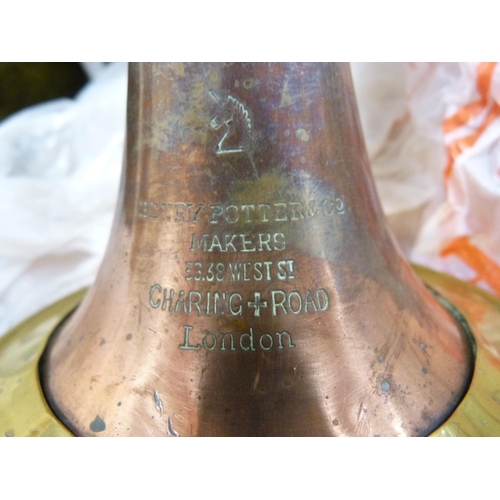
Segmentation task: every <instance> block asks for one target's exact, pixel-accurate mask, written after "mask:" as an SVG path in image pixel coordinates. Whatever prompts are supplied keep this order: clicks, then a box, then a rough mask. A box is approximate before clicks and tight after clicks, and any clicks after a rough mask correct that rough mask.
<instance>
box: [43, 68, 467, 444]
mask: <svg viewBox="0 0 500 500" xmlns="http://www.w3.org/2000/svg"><path fill="white" fill-rule="evenodd" d="M472 370H473V356H472V352H471V348H470V344H469V342H468V340H467V338H466V335H465V333H464V330H463V329H462V327H461V326H460V324H459V323H458V322H457V320H456V318H454V317H453V315H452V314H450V312H449V311H448V310H447V309H446V308H445V307H443V305H442V304H441V303H440V302H439V301H438V300H437V299H436V298H435V297H434V295H433V294H432V293H431V292H429V291H428V290H427V289H426V287H425V286H424V285H423V284H422V283H421V281H420V280H419V279H418V278H417V276H416V275H415V274H414V272H413V271H412V269H411V268H410V266H409V265H408V264H407V263H406V261H405V260H404V259H403V258H402V256H401V254H400V252H399V251H398V249H397V247H396V245H395V244H394V242H393V239H392V237H391V236H390V234H389V233H388V231H387V230H386V226H385V220H384V218H383V214H382V210H381V208H380V205H379V202H378V199H377V196H376V193H375V188H374V184H373V180H372V178H371V174H370V171H369V165H368V160H367V156H366V151H365V147H364V143H363V139H362V136H361V132H360V126H359V121H358V116H357V110H356V104H355V99H354V94H353V90H352V82H351V77H350V73H349V68H348V66H345V65H336V64H315V63H314V64H313V63H261V64H251V63H247V64H244V63H242V64H224V63H217V64H207V63H198V64H197V63H189V64H183V63H171V64H167V63H157V64H142V65H132V66H131V69H130V76H129V107H128V136H127V156H126V168H125V170H124V176H123V180H122V189H121V196H120V202H119V207H118V212H117V216H116V218H115V224H114V228H113V233H112V237H111V241H110V244H109V246H108V250H107V253H106V256H105V259H104V262H103V265H102V268H101V271H100V273H99V276H98V278H97V281H96V283H95V285H94V286H93V287H92V289H91V291H90V292H89V294H88V295H87V297H86V298H85V301H84V302H83V304H82V305H81V307H80V308H79V309H78V310H77V311H76V313H75V314H74V315H73V316H72V317H71V319H70V320H69V321H68V322H67V323H66V324H65V325H63V327H62V328H61V329H60V331H59V332H58V333H57V334H56V335H54V337H53V339H52V341H51V343H50V345H49V347H48V349H47V351H46V356H45V359H44V364H43V367H42V374H43V385H44V390H45V393H46V396H47V398H48V401H49V402H50V405H51V407H52V408H53V411H54V412H55V413H56V414H57V415H58V417H59V418H60V419H61V421H62V422H64V423H65V424H66V425H67V426H68V428H69V429H70V430H71V431H72V432H74V433H75V434H77V435H116V434H117V433H120V435H122V436H123V435H141V436H148V435H155V436H164V435H170V436H177V435H180V436H214V435H216V436H222V435H226V436H234V435H238V436H248V435H252V436H269V435H275V436H281V435H285V436H316V435H324V436H330V435H331V436H371V435H382V436H391V435H428V434H430V433H431V432H432V431H434V430H435V429H436V428H437V427H439V426H440V425H441V424H442V423H443V422H444V421H446V419H447V418H448V416H449V415H450V414H451V413H452V412H453V411H454V410H455V408H456V407H457V405H458V403H459V402H460V401H461V399H462V397H463V395H464V393H465V391H466V390H467V388H468V385H469V382H470V378H471V374H472Z"/></svg>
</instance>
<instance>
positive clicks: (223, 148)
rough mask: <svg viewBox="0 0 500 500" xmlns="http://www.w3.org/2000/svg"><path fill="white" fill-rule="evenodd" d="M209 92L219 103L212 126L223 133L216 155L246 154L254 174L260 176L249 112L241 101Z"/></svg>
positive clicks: (211, 121)
mask: <svg viewBox="0 0 500 500" xmlns="http://www.w3.org/2000/svg"><path fill="white" fill-rule="evenodd" d="M208 92H209V93H210V95H211V96H212V97H213V99H214V100H215V101H216V102H217V111H216V115H215V116H214V117H213V118H212V119H211V120H210V126H211V127H212V128H213V129H214V130H221V129H222V132H223V133H222V136H221V138H220V139H219V141H218V142H217V146H216V148H215V154H218V155H223V154H231V153H243V152H246V153H247V154H248V157H249V159H250V163H251V164H252V167H253V170H254V173H255V175H256V176H258V174H257V169H256V168H255V164H254V161H253V138H252V121H251V119H250V115H249V113H248V110H247V109H246V107H245V106H244V104H243V103H242V102H241V101H240V100H239V99H237V98H236V97H233V96H232V95H227V96H226V97H225V98H223V97H221V96H220V95H219V94H217V92H215V91H214V90H209V91H208Z"/></svg>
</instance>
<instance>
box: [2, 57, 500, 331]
mask: <svg viewBox="0 0 500 500" xmlns="http://www.w3.org/2000/svg"><path fill="white" fill-rule="evenodd" d="M85 64H87V65H89V64H91V63H85ZM93 68H94V67H93ZM94 69H95V70H96V71H95V72H93V73H92V76H94V79H93V81H91V82H90V83H89V84H88V85H87V86H86V87H85V88H84V89H83V91H81V92H80V93H79V94H78V96H77V97H76V98H75V99H59V100H56V101H51V102H48V103H45V104H41V105H38V106H35V107H32V108H29V109H26V110H24V111H21V112H19V113H17V114H15V115H13V116H11V117H10V118H8V119H6V120H4V121H3V122H0V213H1V214H2V217H1V218H0V335H2V334H4V333H5V332H6V331H7V330H9V329H10V328H12V327H13V326H15V325H16V324H18V323H19V322H20V321H22V320H23V319H25V318H27V317H29V316H30V315H32V314H33V313H35V312H36V311H38V310H40V309H41V308H43V307H45V306H47V305H50V304H52V303H54V302H55V301H56V300H58V299H60V298H62V297H64V296H66V295H68V294H69V293H71V292H74V291H76V290H78V289H80V288H82V287H85V286H89V285H90V284H91V283H92V282H93V280H94V279H95V275H96V273H97V271H98V268H99V264H100V261H101V259H102V256H103V254H104V251H105V249H106V244H107V239H108V236H109V231H110V229H111V223H112V219H113V214H114V207H115V203H116V199H117V193H118V184H119V179H120V171H121V162H122V156H123V148H124V137H125V109H126V85H127V68H126V65H125V64H119V63H113V64H110V65H108V66H106V67H104V69H102V67H101V68H100V70H99V71H98V69H99V68H98V67H97V66H95V68H94ZM352 72H353V77H354V82H355V87H356V94H357V98H358V106H359V110H360V116H361V122H362V125H363V131H364V134H365V138H366V144H367V148H368V153H369V156H370V159H371V162H372V169H373V174H374V177H375V181H376V184H377V188H378V191H379V194H380V197H381V201H382V205H383V207H384V210H385V212H386V214H387V217H388V220H389V225H390V226H391V229H392V230H393V232H394V234H395V235H396V237H397V239H398V240H399V242H400V245H401V248H402V249H403V251H404V252H405V254H406V256H407V257H408V258H409V259H410V261H412V262H415V263H418V264H422V265H425V266H428V267H431V268H433V269H436V270H438V271H444V272H447V273H449V274H452V275H455V276H457V277H459V278H461V279H464V280H468V281H473V282H475V283H477V284H478V285H480V286H483V287H485V288H486V289H488V290H490V291H493V292H496V293H498V294H500V231H499V230H498V229H497V226H498V223H499V222H500V68H499V67H498V65H497V63H408V64H406V63H356V64H353V65H352Z"/></svg>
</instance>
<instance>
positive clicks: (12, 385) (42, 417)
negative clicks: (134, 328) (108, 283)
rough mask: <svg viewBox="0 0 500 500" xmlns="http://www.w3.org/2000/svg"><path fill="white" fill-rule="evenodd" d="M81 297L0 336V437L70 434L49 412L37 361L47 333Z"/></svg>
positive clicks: (49, 310)
mask: <svg viewBox="0 0 500 500" xmlns="http://www.w3.org/2000/svg"><path fill="white" fill-rule="evenodd" d="M83 296H84V293H83V292H78V293H75V294H73V295H70V296H68V297H66V298H64V299H62V300H60V301H59V302H57V303H56V304H54V305H52V306H50V307H48V308H46V309H43V310H42V311H40V312H39V313H37V314H35V315H34V316H32V317H31V318H29V319H27V320H26V321H24V322H22V323H21V324H20V325H18V326H17V327H16V328H14V329H13V330H11V331H10V332H8V333H7V335H5V337H2V338H1V339H0V437H4V436H6V437H23V436H24V437H27V436H51V437H56V436H58V437H60V436H71V435H72V434H71V433H70V432H69V431H68V429H66V428H65V427H64V426H63V425H62V424H61V423H60V422H59V420H57V418H55V417H54V415H53V413H52V412H51V411H50V408H49V406H48V404H47V402H46V400H45V397H44V394H43V392H42V388H41V386H40V377H39V373H38V364H39V361H40V357H41V356H42V353H43V351H44V349H45V346H46V344H47V341H48V339H49V336H50V335H51V334H52V333H53V332H54V330H55V328H56V327H57V326H58V325H59V324H60V323H61V321H63V319H64V318H65V317H66V316H67V315H68V314H69V313H70V312H71V311H73V310H74V308H75V307H77V305H78V304H79V303H80V302H81V300H82V298H83Z"/></svg>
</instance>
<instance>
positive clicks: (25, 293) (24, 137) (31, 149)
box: [0, 64, 127, 334]
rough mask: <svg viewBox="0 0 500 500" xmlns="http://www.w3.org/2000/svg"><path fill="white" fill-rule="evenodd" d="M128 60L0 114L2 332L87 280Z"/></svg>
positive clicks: (116, 141)
mask: <svg viewBox="0 0 500 500" xmlns="http://www.w3.org/2000/svg"><path fill="white" fill-rule="evenodd" d="M126 76H127V67H126V65H125V64H111V65H109V66H108V67H106V69H105V70H103V71H102V72H101V73H100V74H99V75H98V77H96V79H95V80H94V81H93V82H91V83H90V84H89V85H87V86H86V87H85V88H84V89H83V90H82V91H81V92H80V93H79V94H78V96H77V97H76V98H74V99H57V100H54V101H50V102H47V103H43V104H39V105H37V106H34V107H31V108H28V109H26V110H23V111H21V112H19V113H16V114H15V115H13V116H11V117H9V118H8V119H6V120H4V121H3V122H1V123H0V213H1V214H2V216H1V217H0V334H3V333H5V332H6V331H7V330H9V329H10V328H12V327H13V326H15V325H16V324H18V323H19V322H20V321H22V320H23V319H25V318H27V317H29V316H30V315H32V314H33V313H35V312H36V311H38V310H39V309H41V308H43V307H45V306H47V305H50V304H52V303H53V302H55V301H56V300H58V299H60V298H62V297H64V296H66V295H68V294H69V293H72V292H74V291H76V290H78V289H80V288H82V287H84V286H88V285H89V284H90V283H92V281H93V280H94V277H95V275H96V272H97V270H98V267H99V263H100V261H101V259H102V256H103V253H104V250H105V247H106V242H107V239H108V235H109V231H110V228H111V223H112V219H113V213H114V206H115V204H116V199H117V194H118V183H119V178H120V171H121V162H122V156H123V149H124V137H125V104H126V91H127V78H126Z"/></svg>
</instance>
